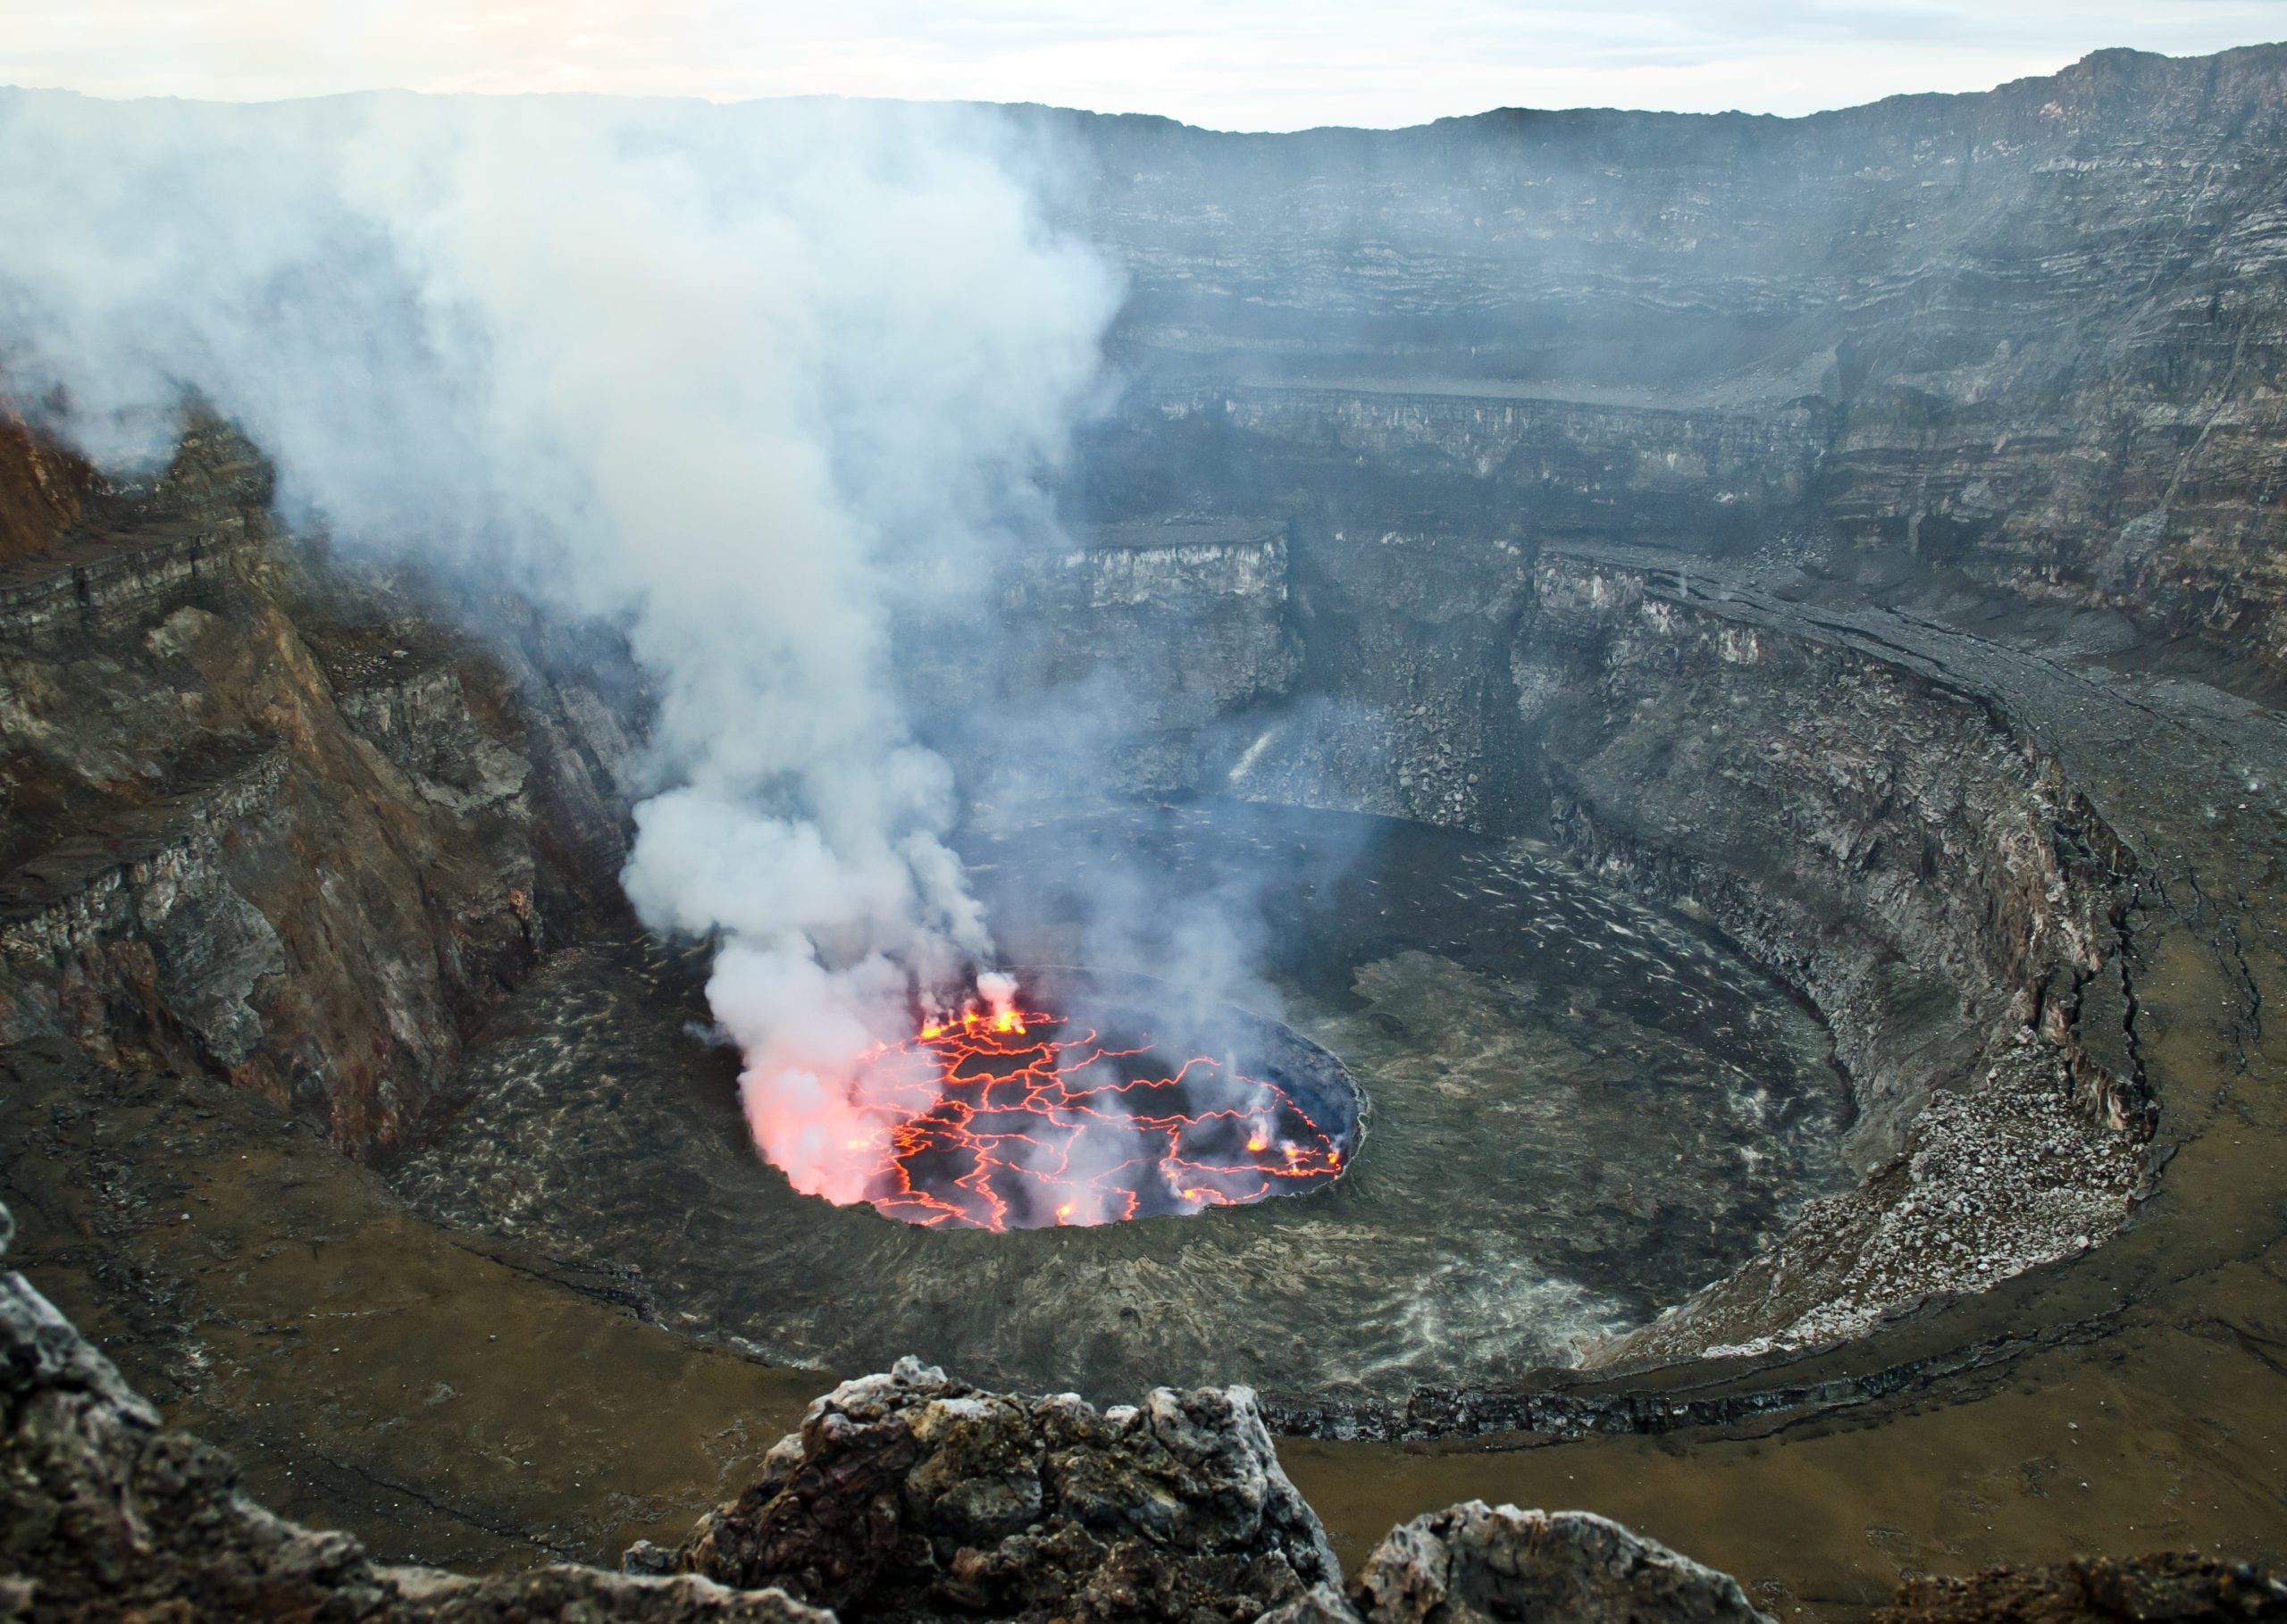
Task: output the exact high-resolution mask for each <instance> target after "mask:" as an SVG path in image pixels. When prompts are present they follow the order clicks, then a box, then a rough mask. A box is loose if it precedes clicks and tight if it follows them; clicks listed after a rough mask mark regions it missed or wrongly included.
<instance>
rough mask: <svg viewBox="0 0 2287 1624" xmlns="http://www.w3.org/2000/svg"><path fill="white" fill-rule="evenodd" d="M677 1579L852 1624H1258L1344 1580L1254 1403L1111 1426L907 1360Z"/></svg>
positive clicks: (809, 1431) (804, 1432)
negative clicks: (748, 1590) (1162, 1623)
mask: <svg viewBox="0 0 2287 1624" xmlns="http://www.w3.org/2000/svg"><path fill="white" fill-rule="evenodd" d="M650 1555H651V1553H649V1552H641V1553H638V1560H639V1561H642V1560H643V1559H645V1558H649V1556H650ZM677 1561H678V1563H679V1565H680V1566H681V1567H682V1568H683V1569H684V1570H686V1571H690V1572H695V1573H700V1574H704V1575H706V1576H707V1577H708V1578H716V1579H719V1580H722V1581H723V1582H725V1583H727V1584H733V1585H745V1586H753V1585H763V1584H770V1585H780V1586H784V1587H785V1588H787V1589H788V1590H790V1591H792V1592H793V1593H794V1594H796V1595H800V1596H802V1597H803V1598H805V1599H806V1600H808V1601H810V1602H812V1603H818V1604H821V1605H829V1606H833V1607H834V1608H836V1609H838V1610H843V1611H847V1612H848V1613H849V1614H850V1616H859V1617H883V1616H886V1617H908V1616H912V1617H974V1618H994V1619H1010V1618H1021V1619H1047V1618H1051V1617H1057V1618H1085V1619H1090V1620H1102V1621H1105V1624H1110V1621H1113V1620H1200V1621H1202V1624H1204V1621H1205V1620H1226V1621H1227V1624H1244V1621H1246V1620H1253V1619H1255V1618H1257V1617H1259V1616H1260V1615H1261V1614H1262V1613H1264V1612H1265V1611H1269V1610H1271V1609H1274V1608H1280V1607H1285V1606H1286V1605H1287V1604H1289V1603H1295V1602H1298V1601H1300V1600H1302V1599H1303V1597H1304V1595H1305V1594H1306V1593H1307V1592H1308V1591H1309V1590H1310V1589H1311V1586H1319V1585H1327V1584H1330V1583H1333V1582H1336V1581H1338V1580H1339V1578H1340V1576H1341V1569H1340V1567H1339V1566H1338V1564H1337V1563H1336V1561H1335V1557H1334V1552H1333V1549H1332V1547H1331V1546H1330V1545H1328V1543H1327V1537H1326V1532H1325V1530H1324V1529H1323V1528H1320V1527H1319V1519H1318V1518H1317V1516H1316V1514H1315V1513H1313V1512H1312V1511H1311V1508H1310V1507H1309V1505H1308V1504H1306V1503H1304V1501H1303V1497H1302V1495H1301V1494H1300V1493H1298V1492H1297V1491H1296V1489H1295V1487H1294V1484H1293V1483H1292V1482H1290V1481H1289V1480H1288V1479H1287V1477H1286V1473H1285V1471H1283V1470H1282V1469H1280V1467H1279V1464H1278V1453H1277V1452H1276V1451H1275V1450H1274V1449H1273V1448H1272V1446H1271V1442H1270V1436H1269V1433H1268V1432H1267V1431H1265V1430H1264V1427H1263V1424H1262V1419H1261V1414H1260V1413H1259V1412H1258V1411H1257V1410H1256V1407H1255V1402H1254V1394H1252V1392H1250V1391H1249V1390H1247V1389H1246V1388H1244V1387H1234V1388H1231V1389H1228V1390H1227V1391H1219V1390H1216V1389H1212V1388H1202V1389H1201V1390H1199V1391H1196V1392H1192V1393H1182V1394H1178V1393H1176V1392H1174V1391H1172V1390H1171V1389H1169V1388H1165V1387H1162V1388H1160V1389H1158V1390H1156V1391H1154V1392H1153V1393H1152V1394H1150V1395H1149V1396H1148V1397H1147V1398H1145V1400H1144V1402H1143V1404H1142V1405H1140V1406H1135V1407H1131V1406H1127V1405H1116V1406H1114V1407H1112V1408H1110V1409H1109V1410H1106V1411H1102V1412H1099V1411H1096V1410H1095V1409H1094V1408H1093V1407H1092V1406H1091V1405H1089V1404H1087V1403H1085V1402H1082V1401H1081V1400H1080V1399H1079V1398H1077V1397H1076V1396H1074V1395H1072V1394H1054V1395H1051V1396H1049V1397H1045V1398H1026V1397H1017V1396H1011V1395H1009V1394H994V1393H981V1392H978V1391H976V1389H974V1388H971V1387H969V1386H968V1385H964V1384H962V1383H960V1382H957V1381H951V1380H948V1379H947V1378H946V1377H945V1375H944V1373H943V1372H942V1371H941V1370H938V1369H934V1368H933V1367H929V1366H925V1365H923V1364H921V1363H920V1362H919V1361H918V1360H913V1359H910V1358H908V1359H902V1360H899V1361H898V1363H897V1365H896V1367H895V1368H894V1369H892V1370H891V1371H890V1372H889V1373H888V1374H886V1375H882V1376H869V1377H864V1378H862V1379H860V1380H858V1381H854V1382H845V1383H844V1384H843V1385H841V1386H839V1387H837V1388H835V1389H834V1391H833V1392H832V1393H830V1394H826V1395H825V1397H824V1398H821V1399H819V1400H818V1401H817V1402H816V1403H814V1404H812V1405H811V1406H810V1410H809V1413H808V1415H806V1416H805V1417H804V1418H803V1421H802V1428H801V1430H800V1432H799V1433H795V1434H792V1435H790V1436H788V1437H786V1438H785V1439H783V1440H782V1441H781V1442H780V1443H779V1444H778V1445H777V1446H776V1447H775V1448H774V1449H773V1450H772V1451H771V1452H770V1454H769V1456H768V1458H767V1461H765V1464H764V1470H763V1477H762V1480H761V1481H760V1482H759V1483H758V1484H756V1485H755V1486H754V1487H753V1488H751V1489H750V1490H749V1491H748V1492H747V1493H746V1494H744V1495H742V1496H741V1498H740V1499H738V1500H736V1501H734V1502H733V1503H730V1504H727V1505H725V1506H724V1507H722V1508H721V1509H720V1510H718V1511H714V1512H712V1513H710V1514H709V1515H708V1516H707V1517H706V1518H704V1519H701V1521H700V1524H699V1526H698V1528H695V1529H694V1530H693V1531H692V1534H691V1538H690V1539H689V1540H688V1541H686V1542H685V1543H684V1544H683V1547H682V1549H681V1551H680V1552H679V1553H678V1554H677Z"/></svg>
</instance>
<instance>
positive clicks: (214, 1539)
mask: <svg viewBox="0 0 2287 1624" xmlns="http://www.w3.org/2000/svg"><path fill="white" fill-rule="evenodd" d="M13 1229H14V1223H13V1218H11V1217H10V1215H9V1213H8V1210H7V1209H6V1208H5V1207H0V1252H4V1251H5V1250H6V1245H7V1241H8V1239H9V1237H10V1236H11V1235H12V1234H13ZM0 1422H4V1430H0V1620H7V1621H8V1624H15V1621H16V1620H51V1619H56V1620H60V1619H71V1620H96V1619H116V1618H166V1619H170V1620H191V1619H242V1618H277V1619H289V1618H291V1619H318V1618H322V1619H325V1620H345V1621H347V1620H376V1621H380V1620H387V1621H389V1624H415V1621H416V1620H438V1621H440V1624H442V1621H444V1620H452V1621H454V1624H475V1621H477V1620H508V1619H518V1620H537V1619H582V1620H607V1619H613V1620H616V1619H631V1620H632V1619H642V1620H673V1621H674V1624H683V1621H684V1620H702V1619H704V1620H741V1621H744V1624H834V1620H833V1617H832V1615H831V1614H828V1613H825V1612H821V1611H818V1610H817V1609H816V1608H811V1607H805V1606H803V1605H801V1604H800V1603H798V1602H795V1601H793V1600H792V1599H791V1598H789V1597H788V1596H787V1595H785V1594H784V1593H783V1591H776V1590H762V1591H754V1590H748V1591H736V1590H731V1589H727V1588H725V1586H721V1585H717V1584H714V1583H712V1582H710V1581H708V1580H706V1579H701V1578H689V1577H681V1578H637V1577H632V1576H629V1575H625V1574H617V1573H605V1572H601V1571H599V1570H596V1569H592V1568H579V1567H572V1566H560V1567H551V1568H547V1569H543V1570H540V1571H539V1572H536V1573H530V1574H519V1575H510V1576H496V1577H485V1578H468V1577H464V1576H461V1575H458V1574H450V1573H442V1572H439V1571H436V1570H430V1569H418V1568H390V1567H383V1566H380V1565H377V1564H376V1563H374V1562H373V1561H372V1560H371V1559H370V1558H368V1557H367V1555H366V1553H365V1551H364V1547H363V1546H361V1545H360V1544H358V1543H357V1541H356V1540H355V1539H352V1538H351V1537H350V1536H348V1535H346V1534H336V1533H324V1532H319V1531H315V1530H313V1529H309V1528H302V1527H300V1526H299V1525H297V1524H295V1523H291V1522H289V1521H287V1520H286V1519H283V1518H281V1517H277V1516H274V1515H272V1513H271V1512H269V1511H264V1509H263V1508H262V1507H260V1506H258V1505H256V1504H255V1503H254V1502H252V1501H251V1500H248V1499H247V1497H246V1496H245V1495H243V1494H239V1491H238V1471H237V1468H236V1467H235V1466H234V1465H233V1464H232V1463H231V1461H230V1457H229V1456H227V1455H225V1454H223V1453H222V1452H221V1451H220V1450H217V1449H214V1448H212V1447H211V1446H209V1445H207V1444H203V1443H201V1442H199V1441H198V1440H197V1438H194V1437H192V1436H189V1435H188V1434H186V1433H180V1432H168V1431H166V1430H164V1428H163V1427H162V1426H161V1424H160V1420H159V1415H158V1412H157V1411H155V1410H154V1409H153V1408H152V1407H151V1406H150V1405H149V1404H148V1403H147V1402H145V1401H144V1400H143V1399H142V1397H141V1396H139V1395H138V1394H137V1393H136V1392H135V1391H134V1389H133V1388H131V1387H130V1386H129V1385H128V1384H127V1382H126V1380H125V1378H123V1377H121V1375H120V1373H119V1372H118V1370H117V1369H114V1368H113V1365H112V1363H111V1361H110V1360H107V1359H105V1357H104V1356H103V1355H102V1354H101V1353H100V1352H97V1351H96V1348H95V1347H94V1346H93V1344H90V1343H88V1340H87V1339H86V1338H85V1337H83V1336H81V1335H80V1333H79V1331H78V1330H77V1329H75V1328H74V1327H73V1326H72V1324H71V1321H70V1320H69V1319H67V1318H64V1317H63V1314H62V1313H60V1312H58V1311H57V1310H56V1308H55V1306H54V1304H53V1303H51V1302H48V1301H47V1299H46V1297H43V1296H42V1295H41V1294H40V1293H38V1291H37V1290H35V1289H34V1288H33V1286H32V1285H31V1284H30V1283H29V1281H27V1280H26V1279H25V1278H24V1277H22V1276H21V1275H20V1274H13V1273H11V1274H6V1275H0Z"/></svg>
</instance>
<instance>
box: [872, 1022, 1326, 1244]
mask: <svg viewBox="0 0 2287 1624" xmlns="http://www.w3.org/2000/svg"><path fill="white" fill-rule="evenodd" d="M857 1083H858V1087H857V1092H858V1094H859V1097H861V1098H863V1099H864V1100H866V1101H867V1102H868V1105H869V1106H870V1107H871V1108H872V1109H871V1114H870V1116H871V1120H872V1121H873V1122H874V1123H876V1124H878V1125H879V1126H877V1127H872V1128H869V1129H868V1130H867V1131H866V1132H864V1133H863V1134H861V1135H860V1136H859V1137H857V1138H854V1139H851V1140H850V1141H849V1142H848V1143H847V1145H846V1149H847V1151H848V1152H849V1154H850V1156H851V1157H853V1158H859V1159H862V1160H864V1161H865V1162H866V1164H867V1166H866V1170H865V1177H864V1188H865V1192H866V1193H865V1195H864V1197H863V1199H865V1200H867V1201H871V1202H872V1203H873V1205H874V1206H875V1208H877V1209H878V1210H881V1211H883V1212H884V1213H886V1214H888V1215H889V1216H890V1217H892V1218H901V1219H903V1220H904V1221H905V1222H907V1223H909V1224H919V1225H926V1226H932V1227H936V1228H961V1229H1029V1228H1044V1227H1047V1226H1050V1225H1053V1224H1107V1223H1117V1222H1118V1221H1119V1220H1121V1219H1124V1218H1146V1217H1150V1216H1152V1215H1154V1214H1159V1213H1180V1212H1196V1211H1199V1210H1201V1209H1202V1208H1205V1207H1215V1206H1230V1205H1236V1204H1240V1203H1244V1202H1247V1201H1260V1200H1261V1199H1262V1198H1263V1197H1265V1196H1267V1195H1272V1194H1278V1193H1286V1192H1290V1191H1294V1190H1300V1189H1304V1188H1307V1187H1309V1186H1310V1185H1314V1184H1319V1183H1323V1182H1324V1181H1326V1180H1328V1179H1331V1178H1333V1177H1335V1176H1336V1175H1338V1174H1339V1173H1340V1172H1341V1170H1342V1161H1343V1148H1342V1145H1341V1143H1339V1142H1338V1141H1337V1140H1336V1138H1335V1137H1334V1136H1333V1135H1332V1134H1329V1133H1328V1132H1327V1131H1326V1130H1325V1129H1323V1128H1321V1127H1320V1126H1319V1124H1318V1123H1316V1122H1314V1121H1312V1120H1311V1118H1310V1117H1309V1116H1308V1115H1307V1114H1306V1113H1305V1112H1304V1111H1303V1109H1302V1108H1301V1107H1300V1106H1299V1105H1298V1104H1297V1103H1296V1102H1295V1101H1294V1097H1293V1096H1292V1095H1291V1094H1289V1093H1288V1092H1287V1091H1286V1089H1284V1088H1282V1087H1281V1086H1280V1085H1279V1084H1277V1083H1275V1082H1271V1081H1269V1080H1267V1079H1265V1078H1261V1077H1256V1076H1247V1075H1246V1074H1245V1073H1244V1072H1241V1071H1239V1070H1238V1069H1237V1068H1236V1067H1235V1066H1234V1065H1233V1064H1231V1063H1230V1062H1229V1061H1228V1060H1227V1059H1222V1058H1219V1057H1217V1056H1215V1055H1211V1054H1197V1055H1193V1056H1191V1057H1189V1058H1188V1059H1182V1060H1180V1061H1177V1060H1172V1059H1165V1058H1162V1057H1161V1056H1160V1054H1159V1053H1158V1052H1157V1051H1155V1049H1154V1048H1153V1046H1152V1040H1151V1038H1150V1037H1149V1035H1148V1034H1143V1033H1140V1032H1119V1033H1107V1032H1106V1031H1105V1030H1104V1028H1103V1026H1102V1024H1101V1023H1095V1024H1092V1023H1089V1022H1084V1021H1081V1020H1077V1019H1073V1018H1068V1017H1065V1016H1062V1015H1059V1014H1056V1013H1053V1012H1051V1011H1048V1010H1044V1009H1025V1008H1022V1007H1021V1006H1019V1005H1018V1004H1017V1003H1016V1002H1014V1001H1013V1000H1008V999H995V1000H993V1002H992V1003H991V1004H990V1005H987V1006H984V1007H981V1008H980V1007H972V1008H970V1009H968V1010H967V1011H965V1012H964V1013H962V1014H960V1015H958V1016H951V1017H942V1018H939V1019H935V1020H931V1021H927V1022H925V1023H924V1024H923V1025H922V1026H921V1029H920V1031H919V1032H918V1033H917V1034H916V1035H915V1036H913V1037H911V1038H909V1039H907V1040H905V1041H904V1042H900V1043H895V1044H884V1045H882V1046H880V1047H878V1048H876V1049H875V1051H872V1052H871V1053H869V1054H867V1056H865V1057H864V1058H863V1059H861V1060H860V1062H859V1076H858V1079H857Z"/></svg>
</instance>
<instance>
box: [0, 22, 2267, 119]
mask: <svg viewBox="0 0 2287 1624" xmlns="http://www.w3.org/2000/svg"><path fill="white" fill-rule="evenodd" d="M0 13H4V24H0V83H13V84H20V85H42V86H61V87H65V88H71V89H77V90H84V91H88V92H90V93H92V94H95V95H98V96H155V95H163V96H212V97H220V98H225V99H231V100H261V99H268V98H271V97H277V96H308V95H315V94H323V93H325V92H329V91H338V90H357V89H370V88H381V87H394V88H405V89H415V90H481V91H524V90H571V89H577V90H599V91H620V92H643V93H664V94H670V95H685V96H708V97H712V98H714V99H716V100H732V99H737V98H741V97H747V96H783V95H789V94H800V93H805V92H830V93H838V94H842V95H848V96H907V97H919V98H929V99H936V98H972V97H973V98H976V99H980V100H987V101H1039V102H1051V103H1057V104H1060V105H1068V106H1078V107H1090V108H1096V109H1099V110H1102V111H1107V112H1143V113H1168V114H1170V115H1172V116H1174V117H1177V118H1180V119H1185V120H1188V121H1192V122H1194V123H1199V124H1206V125H1211V126H1215V127H1218V128H1222V129H1238V130H1292V129H1298V128H1302V127H1304V126H1307V125H1311V124H1329V123H1342V124H1378V125H1395V124H1411V123H1420V122H1422V121H1426V120H1428V119H1433V118H1437V117H1441V116H1443V115H1445V114H1448V113H1476V112H1480V111H1482V110H1484V109H1485V108H1487V107H1496V106H1536V107H1578V106H1621V107H1657V108H1671V109H1678V110H1682V111H1689V112H1711V111H1720V110H1722V109H1726V108H1744V109H1746V110H1747V111H1750V112H1758V113H1808V112H1813V111H1815V110H1816V109H1819V108H1822V107H1837V106H1846V105H1851V104H1853V103H1857V102H1864V101H1872V100H1874V99H1875V98H1877V97H1880V96H1889V95H1892V94H1895V93H1897V92H1900V91H1909V90H1977V89H1984V88H1988V87H1990V86H1992V85H1995V84H1998V83H2000V82H2001V81H2003V80H2010V79H2016V78H2021V77H2023V76H2024V75H2026V74H2031V73H2048V72H2053V71H2055V70H2057V68H2059V67H2062V66H2063V65H2064V64H2065V63H2069V62H2072V61H2073V60H2074V59H2075V58H2077V57H2080V56H2082V55H2084V54H2087V53H2088V52H2090V51H2092V50H2096V49H2098V48H2099V47H2101V46H2138V47H2140V48H2142V49H2145V50H2151V51H2164V52H2166V53H2169V54H2174V55H2187V54H2199V53H2205V52H2208V51H2216V50H2221V49H2224V47H2226V46H2235V45H2249V44H2254V43H2257V42H2258V41H2264V40H2274V39H2279V38H2287V0H1888V3H1887V4H1837V3H1832V0H1730V3H1726V0H1710V3H1704V4H1680V3H1672V0H1671V3H1663V0H1607V3H1604V4H1561V5H1530V4H1517V3H1515V0H1410V3H1409V0H1317V3H1315V4H1312V3H1308V0H1261V3H1250V0H1124V3H1122V4H1073V3H1072V0H968V3H967V4H963V3H962V0H936V3H933V0H843V3H841V4H837V3H836V0H808V3H805V4H789V3H787V0H394V3H392V0H0Z"/></svg>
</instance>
